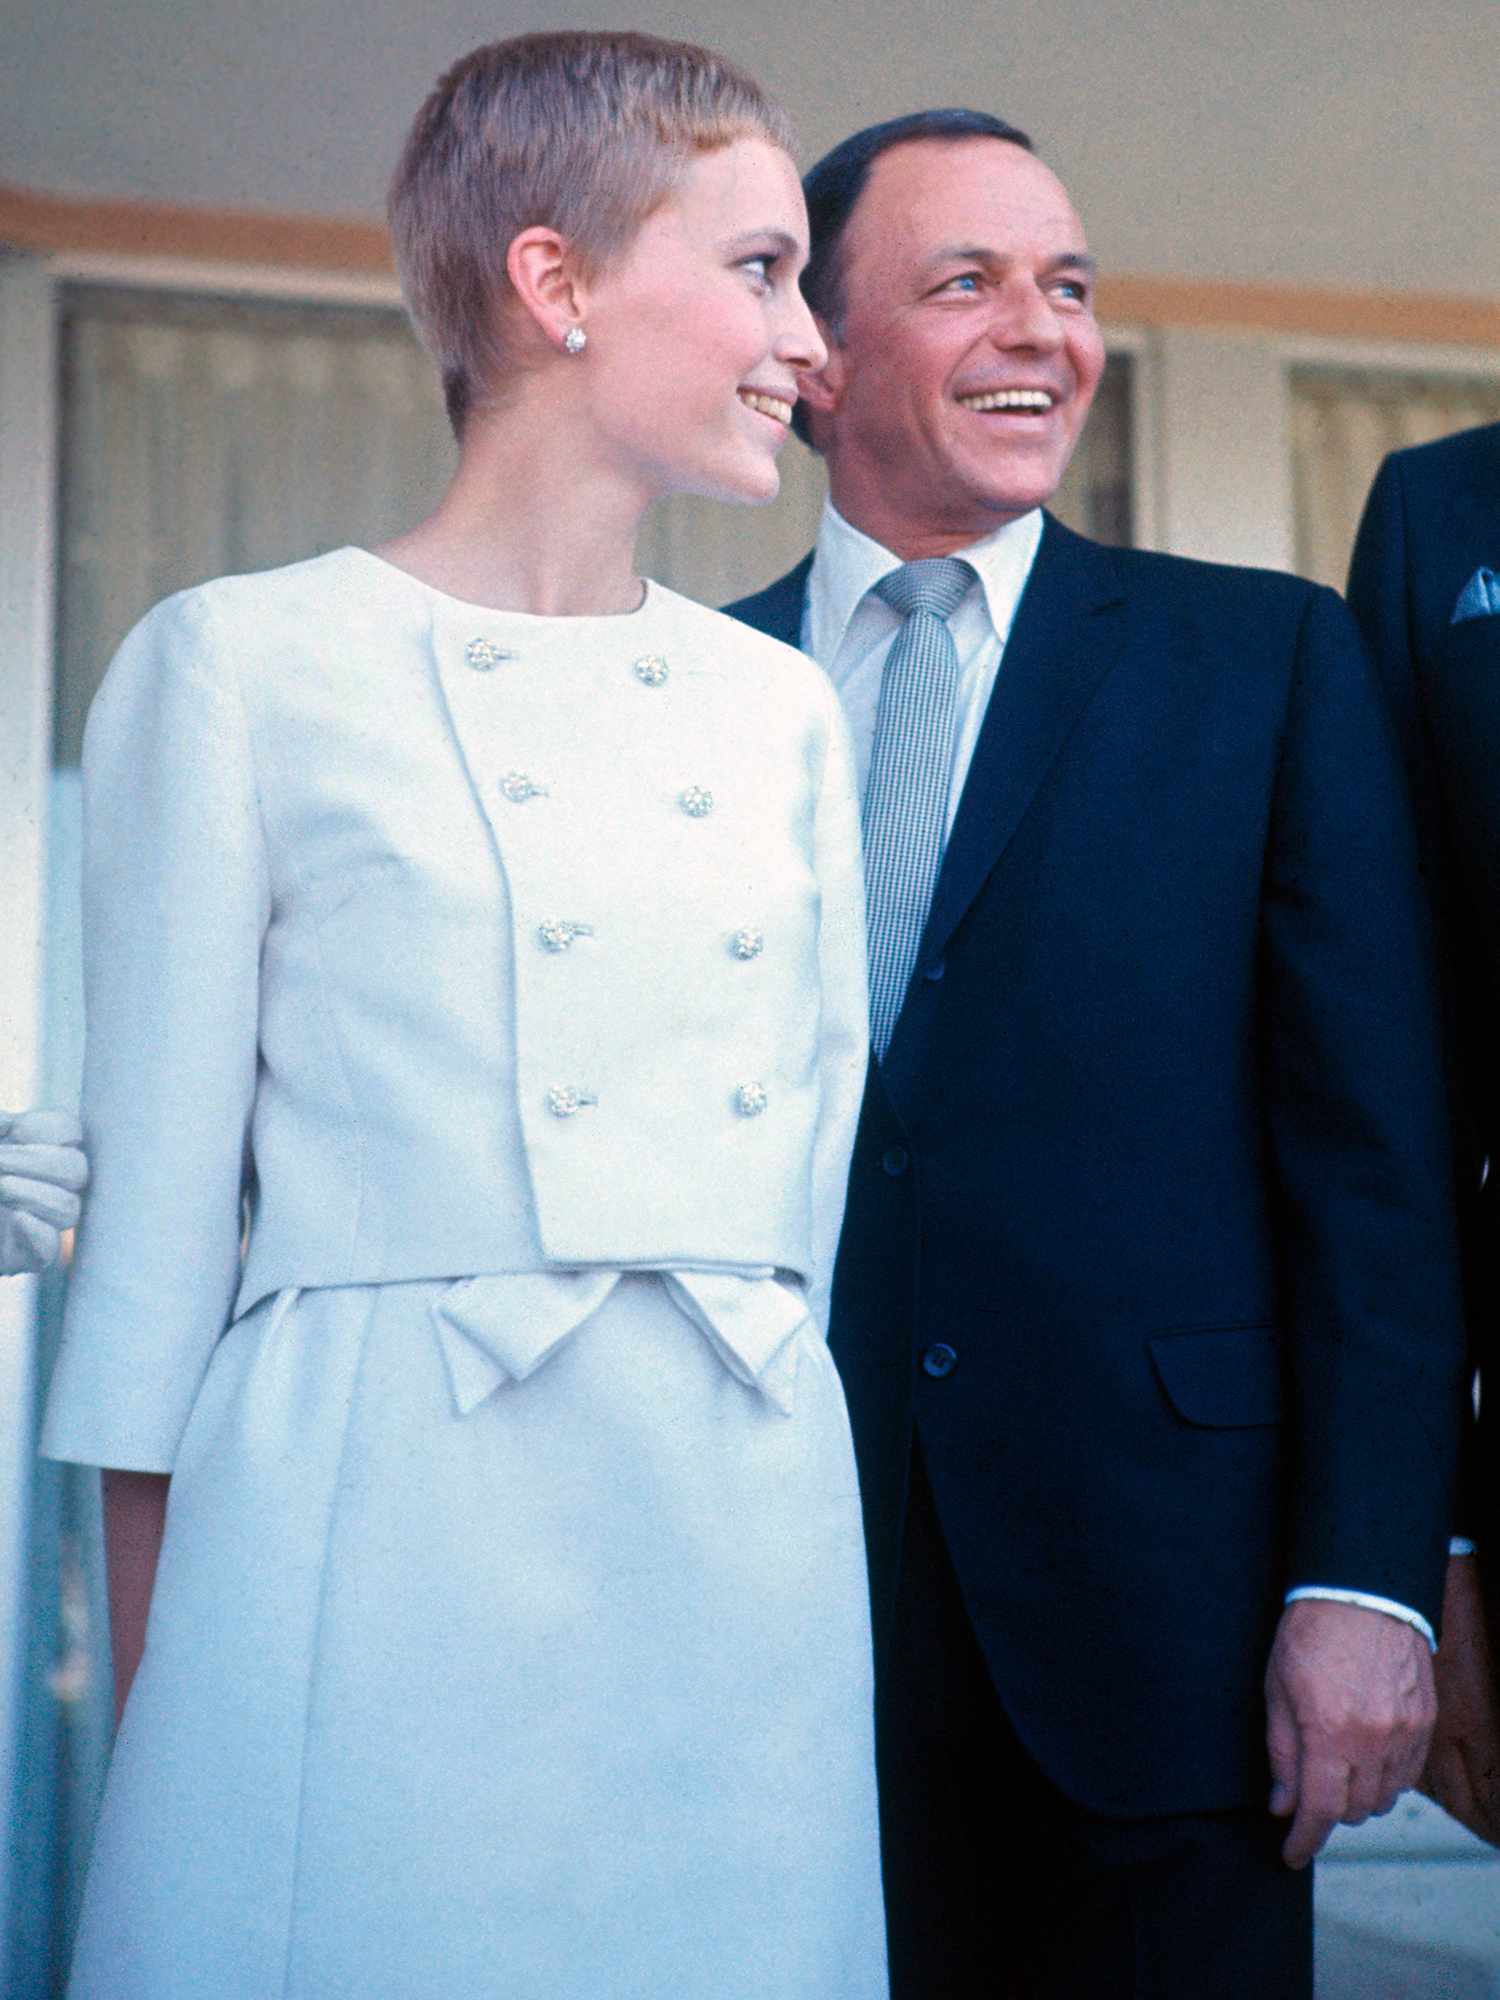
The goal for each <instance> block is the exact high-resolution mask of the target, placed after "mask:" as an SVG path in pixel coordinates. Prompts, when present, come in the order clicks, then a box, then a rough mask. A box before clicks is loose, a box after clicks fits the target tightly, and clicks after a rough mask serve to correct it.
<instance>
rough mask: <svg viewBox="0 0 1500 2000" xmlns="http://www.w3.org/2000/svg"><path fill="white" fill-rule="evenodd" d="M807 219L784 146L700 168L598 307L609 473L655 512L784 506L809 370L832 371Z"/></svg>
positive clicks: (592, 370)
mask: <svg viewBox="0 0 1500 2000" xmlns="http://www.w3.org/2000/svg"><path fill="white" fill-rule="evenodd" d="M806 261H807V212H806V209H805V208H804V206H803V201H802V189H801V187H800V185H799V183H798V180H797V172H796V169H795V167H794V166H793V165H792V162H791V161H790V159H788V157H787V155H786V154H785V153H783V152H782V151H781V150H780V148H779V147H776V146H773V145H771V144H770V143H769V142H768V141H766V140H763V139H751V138H746V139H739V140H736V141H735V142H734V143H733V144H732V145H729V146H725V147H721V148H720V150H719V151H717V152H714V153H704V154H702V155H700V156H699V157H698V158H696V159H695V160H694V161H693V162H692V164H691V165H690V166H689V167H688V168H687V170H686V172H685V173H684V174H683V176H682V179H681V181H680V182H679V183H678V185H677V187H676V188H675V190H674V191H673V193H672V194H671V195H670V196H669V197H668V199H667V200H666V201H665V202H664V203H663V204H662V206H661V207H660V208H658V209H657V210H656V211H655V213H654V214H652V215H650V216H649V217H648V218H647V219H646V221H645V222H644V223H643V224H642V225H641V227H640V229H639V231H638V232H637V234H636V236H635V239H634V241H633V242H632V243H631V244H630V246H629V248H628V249H627V250H626V251H625V252H624V253H623V254H622V255H621V256H620V257H619V258H618V259H617V260H616V261H615V262H614V263H613V264H612V265H611V266H610V267H609V269H608V270H607V271H605V272H603V273H601V274H600V275H599V276H598V277H597V278H596V279H595V280H593V281H592V282H591V283H590V284H589V286H588V288H587V293H586V313H585V318H586V322H587V332H588V341H589V344H588V348H587V351H586V352H585V353H584V354H583V355H582V356H581V357H580V359H579V362H578V363H577V364H574V365H578V366H579V367H580V370H581V371H585V370H586V371H587V373H586V377H585V378H584V379H586V381H587V384H588V390H589V393H590V396H591V399H592V408H593V413H594V416H595V418H596V421H597V424H598V430H599V438H600V444H601V447H602V450H603V453H604V456H605V460H606V462H607V463H608V464H610V465H611V466H612V467H613V468H614V469H615V470H616V471H618V472H620V473H622V474H623V475H624V476H625V477H626V478H627V479H628V480H629V481H630V482H631V483H632V484H636V485H638V486H639V487H640V489H641V490H642V491H644V492H645V493H646V495H647V496H648V498H653V499H654V498H657V497H659V496H660V495H661V494H664V493H705V494H710V495H713V496H714V497H716V498H719V499H728V500H749V501H764V500H771V499H774V498H775V496H776V491H777V488H778V486H779V484H780V480H779V476H778V474H777V470H776V454H777V452H779V451H780V449H781V447H782V445H783V444H785V442H786V439H787V434H788V426H789V420H790V416H791V405H792V404H793V403H794V402H795V400H796V396H797V375H798V372H799V371H800V370H803V369H810V368H817V367H820V366H821V365H822V362H823V360H824V358H825V356H824V349H823V345H822V342H821V341H820V340H819V338H818V335H817V332H816V330H815V328H814V326H813V322H812V316H811V314H810V313H809V312H808V310H807V307H806V305H805V304H804V302H803V299H802V294H801V292H800V291H799V289H798V285H797V280H798V277H799V275H800V273H801V270H802V267H803V265H804V264H805V263H806Z"/></svg>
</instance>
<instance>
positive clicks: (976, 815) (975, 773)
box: [897, 515, 1125, 1034]
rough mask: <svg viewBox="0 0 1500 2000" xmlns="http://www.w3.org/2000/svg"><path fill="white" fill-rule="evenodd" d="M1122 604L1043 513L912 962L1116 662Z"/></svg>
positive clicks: (973, 881)
mask: <svg viewBox="0 0 1500 2000" xmlns="http://www.w3.org/2000/svg"><path fill="white" fill-rule="evenodd" d="M1124 597H1125V591H1124V586H1123V582H1122V579H1121V576H1120V568H1119V565H1118V564H1117V563H1116V561H1115V559H1114V557H1113V556H1112V555H1111V554H1110V552H1109V550H1108V549H1105V548H1102V547H1101V546H1100V545H1099V544H1098V543H1096V542H1089V541H1085V540H1084V539H1083V537H1082V536H1080V535H1075V534H1073V533H1071V532H1070V531H1069V530H1068V529H1067V528H1064V527H1062V526H1061V525H1060V524H1059V523H1058V522H1057V521H1054V520H1053V519H1052V518H1051V516H1050V515H1049V516H1048V518H1047V524H1046V528H1045V530H1044V532H1043V535H1042V543H1041V547H1040V548H1039V549H1038V551H1037V557H1036V562H1035V564H1034V565H1033V568H1032V572H1031V577H1030V579H1029V581H1028V582H1027V585H1026V589H1025V592H1024V593H1023V595H1022V598H1021V603H1020V607H1019V609H1018V610H1017V613H1016V621H1015V624H1014V626H1013V627H1012V628H1011V634H1010V638H1009V640H1008V641H1007V642H1006V647H1005V653H1004V657H1003V658H1002V660H1001V662H1000V672H999V674H998V676H997V677H996V681H995V688H994V692H993V693H992V694H991V696H990V701H989V707H988V709H987V710H986V712H985V718H984V722H983V725H982V727H981V729H980V732H979V740H978V742H977V743H976V745H975V747H974V757H973V761H972V763H971V764H970V766H969V774H968V777H967V778H966V780H965V782H964V789H963V797H962V799H961V801H960V803H959V808H958V817H957V819H956V820H955V821H954V825H953V834H952V837H951V838H950V840H949V842H948V850H947V853H946V855H945V857H944V860H943V866H942V871H941V873H940V874H939V876H938V882H937V888H936V890H935V891H934V893H933V899H932V909H931V911H930V912H929V914H928V919H927V928H926V931H925V933H924V936H923V939H922V948H921V952H920V954H919V958H918V963H919V964H921V963H926V962H929V961H931V960H932V959H935V958H937V957H940V956H941V954H942V952H943V950H944V948H945V947H946V945H947V943H948V940H949V938H951V937H952V935H953V932H954V931H955V930H956V929H957V927H958V925H959V923H960V922H961V921H962V918H963V915H964V912H965V911H966V910H967V909H968V907H969V905H970V904H971V903H972V902H973V900H974V898H975V896H976V895H977V894H978V893H979V890H980V889H981V887H982V886H983V884H984V882H985V879H986V877H987V876H988V875H989V874H990V872H991V870H992V869H993V868H994V866H995V864H996V863H997V862H998V861H999V859H1000V857H1001V856H1002V854H1003V853H1004V852H1005V849H1006V847H1007V846H1008V845H1009V844H1010V840H1011V838H1012V836H1013V835H1014V833H1015V831H1016V828H1017V827H1018V826H1019V825H1020V823H1021V821H1022V819H1023V818H1024V817H1025V814H1026V810H1027V807H1028V806H1029V805H1030V804H1031V801H1032V799H1033V798H1034V797H1035V795H1036V791H1037V787H1038V786H1039V785H1040V784H1041V782H1042V780H1043V778H1044V777H1045V776H1046V774H1047V772H1048V770H1049V768H1050V767H1051V765H1052V762H1053V760H1054V758H1055V757H1056V756H1057V754H1058V752H1059V751H1060V750H1061V749H1062V746H1063V744H1064V743H1065V742H1066V741H1067V738H1068V736H1069V734H1070V733H1071V731H1072V730H1073V728H1074V726H1075V724H1076V723H1077V722H1078V720H1079V718H1080V717H1081V716H1082V714H1083V713H1084V710H1085V709H1086V708H1087V707H1088V705H1089V703H1090V702H1091V701H1092V699H1093V697H1094V695H1095V693H1096V692H1097V690H1098V688H1099V686H1100V684H1101V683H1102V681H1103V680H1104V678H1105V676H1106V675H1107V674H1108V673H1109V671H1110V669H1111V667H1112V666H1113V665H1114V663H1115V659H1116V656H1117V654H1118V652H1119V648H1120V643H1121V638H1122V636H1123V627H1124V620H1123V618H1122V616H1121V613H1120V607H1121V606H1122V604H1123V602H1124ZM897 1032H898V1034H899V1026H898V1030H897Z"/></svg>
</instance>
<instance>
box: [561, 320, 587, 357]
mask: <svg viewBox="0 0 1500 2000" xmlns="http://www.w3.org/2000/svg"><path fill="white" fill-rule="evenodd" d="M588 344H589V337H588V335H587V334H586V333H585V332H584V330H583V328H582V327H581V326H570V327H569V328H568V330H567V332H566V333H565V334H564V335H563V347H564V349H565V351H566V352H567V353H569V354H582V352H583V350H584V349H585V348H586V347H587V346H588Z"/></svg>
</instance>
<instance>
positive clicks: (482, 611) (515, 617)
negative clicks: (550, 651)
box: [344, 542, 662, 625]
mask: <svg viewBox="0 0 1500 2000" xmlns="http://www.w3.org/2000/svg"><path fill="white" fill-rule="evenodd" d="M344 553H345V554H349V555H356V556H362V557H363V558H364V560H365V561H366V562H369V563H373V564H374V565H375V567H376V568H377V569H380V570H383V571H384V572H385V574H386V575H387V576H391V577H395V578H396V579H397V580H398V581H399V582H401V583H404V584H409V585H410V586H411V588H412V589H413V590H416V591H420V592H421V594H422V595H423V596H424V597H426V598H429V599H431V600H433V601H434V602H435V603H438V604H446V605H448V606H450V607H451V608H452V609H453V610H454V611H458V612H462V613H463V615H464V616H465V617H467V618H489V619H496V618H503V619H506V620H508V621H519V622H522V623H527V624H532V625H563V624H566V625H624V624H627V623H628V622H629V621H630V620H631V619H632V618H641V617H643V616H644V615H645V614H646V612H648V611H651V610H655V609H656V608H657V606H658V605H659V604H660V602H661V596H662V590H661V585H660V584H658V583H656V582H654V581H653V580H652V579H651V578H650V577H649V576H647V577H642V578H641V579H640V582H641V601H640V603H639V604H637V605H636V606H635V608H634V609H633V610H631V611H576V612H569V611H519V610H516V609H514V608H502V607H501V606H500V605H497V604H476V603H475V602H474V600H473V599H472V598H467V597H455V596H454V595H453V594H452V592H451V591H447V590H440V589H439V588H438V586H437V585H436V584H435V583H428V582H426V581H425V579H423V578H422V577H420V576H416V575H414V574H413V572H412V571H411V570H409V569H403V568H402V567H401V565H400V563H394V562H392V561H391V560H390V559H389V557H387V556H378V555H376V553H375V551H374V550H373V549H367V548H364V547H363V546H362V545H361V544H360V543H358V542H348V543H346V544H345V548H344Z"/></svg>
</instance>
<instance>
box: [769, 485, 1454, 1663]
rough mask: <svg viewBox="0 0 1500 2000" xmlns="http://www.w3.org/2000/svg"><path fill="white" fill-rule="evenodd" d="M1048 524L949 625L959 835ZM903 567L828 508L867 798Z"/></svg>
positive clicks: (991, 557)
mask: <svg viewBox="0 0 1500 2000" xmlns="http://www.w3.org/2000/svg"><path fill="white" fill-rule="evenodd" d="M1042 521H1043V516H1042V511H1041V509H1040V508H1039V507H1034V508H1033V509H1032V510H1031V512H1030V513H1029V514H1022V515H1021V516H1020V517H1019V518H1018V519H1017V520H1014V521H1007V522H1006V523H1005V524H1004V526H1003V527H999V528H997V529H996V530H995V531H994V533H993V534H990V535H986V536H985V537H984V538H983V539H982V540H981V541H977V542H974V543H972V544H970V546H969V547H968V548H966V549H964V550H963V551H962V554H963V558H964V560H965V561H966V562H968V563H971V564H972V565H973V566H974V568H975V570H977V572H978V575H979V586H978V588H977V589H972V588H971V589H970V591H969V594H968V596H967V597H965V599H964V600H963V602H962V603H961V604H960V605H959V607H958V609H957V610H956V611H955V612H954V613H953V615H952V617H951V618H950V619H949V620H948V629H949V631H950V632H951V633H952V634H953V643H954V645H955V647H956V648H957V651H958V689H957V693H956V697H955V701H954V734H953V760H952V765H951V769H950V775H949V780H948V824H947V832H948V833H949V834H951V833H952V831H953V822H954V819H955V817H956V815H957V813H958V804H959V800H960V798H961V797H962V796H963V788H964V780H965V779H966V778H967V776H968V774H969V765H970V763H971V761H972V760H973V756H974V746H975V744H976V743H977V742H978V740H979V731H980V728H981V726H982V724H983V722H984V714H985V710H986V708H987V707H988V705H989V699H990V694H991V691H992V690H993V688H994V685H995V680H996V677H997V676H998V674H999V672H1000V667H1001V664H1002V661H1003V659H1004V655H1005V646H1006V641H1007V640H1008V639H1009V637H1010V631H1011V627H1012V625H1013V624H1014V623H1015V617H1016V611H1017V608H1018V607H1019V605H1020V602H1021V593H1022V592H1023V591H1024V590H1025V588H1026V583H1027V579H1028V578H1029V577H1030V575H1031V567H1032V564H1033V563H1034V562H1035V560H1036V553H1037V549H1038V548H1039V547H1040V545H1041V539H1042ZM901 566H902V559H901V557H900V556H898V555H894V554H892V552H891V551H890V550H889V549H887V548H884V547H882V545H881V544H880V543H879V542H877V541H874V540H873V539H872V538H871V537H870V536H869V535H866V534H864V533H863V532H862V531H861V530H860V529H858V528H856V527H854V526H853V524H852V523H851V522H849V521H846V520H845V519H844V517H843V515H842V514H840V513H839V511H838V509H837V508H836V507H835V506H834V504H833V502H832V501H831V500H830V501H826V502H825V503H824V507H823V518H822V520H821V522H820V523H819V526H818V540H817V546H816V549H815V551H814V555H813V565H812V571H811V574H810V575H809V577H808V583H807V602H806V604H805V605H804V606H803V611H802V650H803V651H804V652H805V653H810V654H811V655H812V657H813V658H814V659H815V660H816V661H817V662H818V664H819V666H821V667H822V668H823V670H824V671H825V672H826V673H827V675H828V677H829V679H830V680H831V681H832V682H833V684H834V686H835V687H836V688H837V689H838V692H839V698H840V699H841V700H842V702H843V704H844V712H845V714H846V715H847V716H848V718H849V731H850V735H851V737H852V739H853V743H854V761H855V770H856V773H857V777H858V783H859V794H860V798H861V799H863V797H864V793H865V786H866V783H867V782H868V779H869V774H870V752H871V749H872V746H873V744H874V740H875V716H876V711H877V709H878V707H879V703H880V677H881V674H882V672H883V670H884V668H885V661H886V655H887V653H889V651H890V648H891V641H892V640H893V639H894V637H895V636H896V633H897V632H898V631H899V629H900V627H901V624H902V619H901V615H900V613H899V612H897V611H894V610H892V608H891V607H890V605H888V604H887V603H886V602H885V600H884V599H883V598H880V597H877V596H876V595H875V586H876V584H877V583H879V582H880V581H881V579H882V578H883V577H886V576H889V575H890V573H891V572H892V571H893V570H896V569H899V568H901ZM1302 1597H1317V1598H1324V1599H1326V1600H1328V1601H1330V1602H1333V1603H1337V1604H1357V1605H1359V1606H1361V1607H1362V1608H1363V1609H1364V1610H1367V1611H1383V1612H1386V1613H1387V1614H1388V1615H1389V1616H1390V1617H1392V1618H1399V1619H1400V1620H1401V1622H1402V1623H1403V1624H1405V1625H1410V1626H1412V1627H1414V1628H1415V1630H1417V1631H1418V1632H1420V1633H1421V1634H1422V1636H1423V1638H1425V1639H1426V1641H1427V1643H1428V1645H1429V1646H1430V1647H1431V1648H1432V1649H1433V1651H1434V1652H1435V1651H1436V1650H1437V1637H1436V1634H1435V1633H1434V1632H1433V1629H1432V1626H1431V1625H1430V1624H1429V1623H1428V1621H1427V1620H1426V1619H1425V1618H1424V1617H1423V1616H1422V1614H1421V1612H1420V1611H1416V1610H1413V1609H1412V1607H1411V1606H1410V1605H1406V1604H1398V1603H1396V1602H1395V1601H1394V1600H1393V1599H1391V1598H1388V1597H1377V1596H1372V1595H1371V1594H1370V1593H1369V1592H1367V1591H1360V1590H1341V1589H1335V1588H1333V1587H1331V1586H1328V1585H1324V1584H1301V1585H1299V1586H1298V1587H1297V1588H1296V1589H1294V1590H1289V1591H1288V1592H1287V1596H1286V1602H1287V1603H1288V1604H1291V1603H1294V1602H1295V1601H1296V1600H1297V1599H1298V1598H1302Z"/></svg>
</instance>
